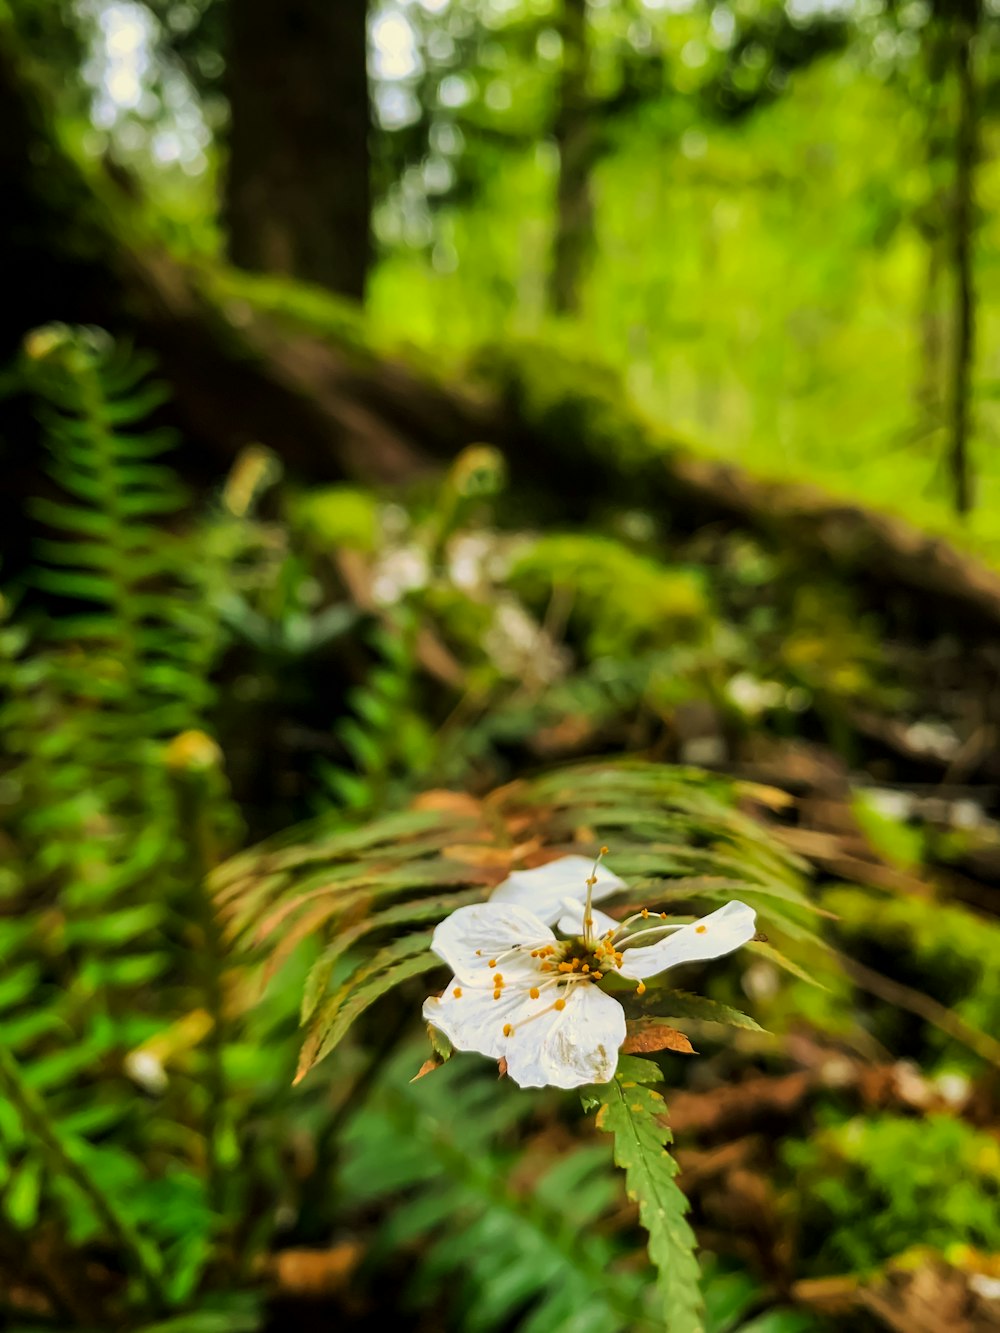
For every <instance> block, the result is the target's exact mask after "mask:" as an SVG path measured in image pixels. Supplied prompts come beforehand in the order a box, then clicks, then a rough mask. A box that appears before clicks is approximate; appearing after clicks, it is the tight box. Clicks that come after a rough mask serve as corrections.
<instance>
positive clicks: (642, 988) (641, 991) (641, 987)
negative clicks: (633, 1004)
mask: <svg viewBox="0 0 1000 1333" xmlns="http://www.w3.org/2000/svg"><path fill="white" fill-rule="evenodd" d="M635 993H636V995H645V994H646V983H645V982H644V981H640V982H639V984H638V986H636V988H635Z"/></svg>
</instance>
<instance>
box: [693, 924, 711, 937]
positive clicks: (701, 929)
mask: <svg viewBox="0 0 1000 1333" xmlns="http://www.w3.org/2000/svg"><path fill="white" fill-rule="evenodd" d="M706 930H708V927H707V926H695V928H694V933H695V934H696V935H704V933H705V931H706Z"/></svg>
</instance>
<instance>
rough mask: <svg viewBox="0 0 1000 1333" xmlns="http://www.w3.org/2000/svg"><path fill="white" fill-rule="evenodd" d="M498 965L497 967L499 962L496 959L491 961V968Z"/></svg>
mask: <svg viewBox="0 0 1000 1333" xmlns="http://www.w3.org/2000/svg"><path fill="white" fill-rule="evenodd" d="M496 965H497V960H496V959H495V958H491V959H490V961H489V966H490V967H496Z"/></svg>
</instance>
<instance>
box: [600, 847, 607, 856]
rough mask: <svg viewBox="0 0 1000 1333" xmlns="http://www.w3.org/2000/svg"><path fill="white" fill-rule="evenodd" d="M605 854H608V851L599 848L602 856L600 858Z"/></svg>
mask: <svg viewBox="0 0 1000 1333" xmlns="http://www.w3.org/2000/svg"><path fill="white" fill-rule="evenodd" d="M607 854H608V849H607V847H602V848H601V855H602V856H607Z"/></svg>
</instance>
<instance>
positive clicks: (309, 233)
mask: <svg viewBox="0 0 1000 1333" xmlns="http://www.w3.org/2000/svg"><path fill="white" fill-rule="evenodd" d="M365 11H366V3H365V0H228V52H227V60H226V82H227V91H228V95H229V107H230V117H231V121H230V131H229V165H228V172H227V177H226V200H225V210H226V220H227V224H228V228H229V255H230V258H231V259H232V260H233V262H234V263H235V264H237V265H239V266H240V267H241V268H246V269H251V270H254V271H257V272H263V273H287V274H290V275H291V276H293V277H296V278H301V279H304V280H305V281H307V282H315V283H319V284H320V285H321V286H323V287H327V288H329V289H330V290H331V291H334V292H338V293H341V294H342V295H344V296H351V297H355V298H356V299H358V300H361V299H362V298H363V297H364V292H365V279H366V277H367V273H368V267H369V262H370V255H371V246H370V238H369V215H370V211H371V195H370V181H369V175H370V173H369V143H368V139H369V129H370V113H369V100H368V74H367V34H366V24H365V18H366V12H365Z"/></svg>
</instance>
